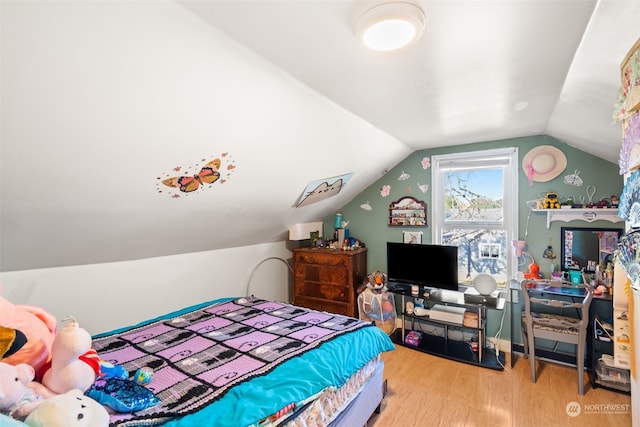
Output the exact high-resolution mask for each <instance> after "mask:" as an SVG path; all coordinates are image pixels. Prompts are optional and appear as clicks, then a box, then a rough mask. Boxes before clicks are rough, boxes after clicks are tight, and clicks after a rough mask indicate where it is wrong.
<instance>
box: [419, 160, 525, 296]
mask: <svg viewBox="0 0 640 427" xmlns="http://www.w3.org/2000/svg"><path fill="white" fill-rule="evenodd" d="M431 173H432V176H431V180H432V185H433V192H432V194H433V200H432V206H433V207H432V210H433V219H432V222H433V236H432V240H433V241H434V242H435V243H438V244H443V245H453V246H457V247H458V277H459V279H460V282H462V283H465V282H466V283H468V284H471V281H472V280H473V278H474V277H475V276H476V275H477V274H479V273H489V274H491V275H493V276H494V277H495V278H496V280H497V281H498V285H499V286H501V287H505V286H506V284H507V282H508V281H509V279H510V278H511V277H513V275H514V273H515V271H514V268H515V267H514V266H513V264H514V262H513V259H512V258H513V256H512V253H513V251H512V250H511V244H510V242H511V240H513V239H517V236H518V149H517V148H505V149H495V150H486V151H475V152H469V153H458V154H446V155H440V156H433V158H432V170H431Z"/></svg>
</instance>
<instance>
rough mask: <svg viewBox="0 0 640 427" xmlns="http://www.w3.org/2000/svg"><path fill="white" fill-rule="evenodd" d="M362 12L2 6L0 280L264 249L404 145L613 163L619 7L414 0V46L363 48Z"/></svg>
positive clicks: (356, 187) (341, 199)
mask: <svg viewBox="0 0 640 427" xmlns="http://www.w3.org/2000/svg"><path fill="white" fill-rule="evenodd" d="M376 3H377V2H371V1H368V2H363V1H346V0H345V1H306V0H305V1H270V0H261V1H244V0H234V1H220V0H217V1H197V2H196V1H194V2H191V1H177V2H174V1H155V2H147V1H131V2H111V1H95V2H63V1H55V0H52V1H47V2H35V1H2V2H1V3H0V7H1V16H0V19H1V24H2V28H1V31H2V33H1V36H2V40H1V49H2V50H1V54H2V64H1V67H2V68H1V72H2V74H1V78H2V99H1V102H2V111H1V120H2V128H1V131H0V132H1V137H2V139H1V141H0V142H1V146H0V149H1V152H0V154H1V156H0V166H1V171H0V178H1V181H0V190H1V202H2V203H1V206H0V209H1V210H0V214H1V217H0V271H12V270H24V269H31V268H41V267H55V266H67V265H80V264H89V263H100V262H110V261H123V260H132V259H140V258H146V257H153V256H160V255H170V254H177V253H188V252H195V251H200V250H210V249H219V248H227V247H235V246H244V245H251V244H257V243H264V242H272V241H281V240H284V239H286V230H287V229H288V228H289V226H291V225H292V224H295V223H298V222H309V221H317V220H320V219H322V218H323V217H325V216H326V215H329V214H331V213H332V212H334V211H335V210H336V209H338V208H339V207H340V206H342V205H343V204H344V203H346V202H347V201H349V200H350V199H352V198H353V197H354V196H355V195H356V194H358V193H359V192H360V191H362V190H363V189H364V188H366V187H367V186H368V185H369V184H370V183H372V182H374V181H375V180H376V179H377V178H378V177H379V176H380V172H381V171H382V170H384V169H385V168H388V167H391V166H393V165H395V164H397V163H398V162H399V161H400V160H402V159H403V158H405V157H406V156H407V155H408V154H410V153H411V152H412V151H413V150H416V149H423V148H430V147H441V146H447V145H455V144H460V143H470V142H479V141H486V140H496V139H504V138H511V137H517V136H526V135H535V134H548V135H551V136H554V137H557V138H558V139H560V140H562V141H564V142H567V143H569V144H570V145H573V146H575V147H577V148H580V149H581V150H583V151H586V152H589V153H592V154H594V155H596V156H599V157H602V158H603V159H605V160H608V161H611V162H616V161H617V153H618V151H619V144H620V127H619V125H617V124H614V123H612V119H611V113H612V109H613V103H614V101H615V98H616V95H617V91H618V87H619V65H620V61H621V60H622V58H623V57H624V55H625V54H626V52H627V51H628V49H629V48H630V46H631V45H632V44H633V42H634V41H635V40H636V39H637V38H638V37H640V25H639V24H638V22H640V2H637V1H635V0H630V1H599V2H597V1H580V0H568V1H553V2H549V1H481V0H477V1H468V2H462V1H424V2H417V4H419V5H420V6H421V7H422V8H423V9H424V11H425V13H426V15H427V29H426V31H425V34H424V36H423V38H422V39H421V40H420V42H419V43H418V44H416V45H414V46H412V47H411V48H410V49H407V50H404V51H399V52H395V53H390V54H383V55H381V54H378V53H373V52H368V51H365V50H364V49H363V48H362V47H361V46H360V45H359V44H358V42H357V41H356V40H355V39H354V37H353V33H352V22H353V21H354V20H355V18H356V17H357V16H358V15H359V14H360V13H361V12H362V11H363V10H364V9H366V8H368V7H370V6H372V5H373V4H376ZM216 158H217V159H220V170H219V173H220V178H219V180H218V181H217V182H216V183H214V184H211V185H201V186H199V188H198V189H197V190H196V191H193V192H191V193H184V192H181V191H179V190H178V189H176V188H173V187H167V186H166V185H164V184H162V180H163V179H167V178H171V177H176V176H190V175H191V176H192V175H194V174H195V173H197V172H199V171H200V170H201V169H202V167H203V166H204V165H205V164H206V163H208V162H210V161H211V160H213V159H216ZM345 173H353V174H354V175H353V178H352V179H351V180H350V181H349V183H348V184H347V185H346V186H345V187H344V189H343V190H342V191H341V192H340V193H339V194H338V195H337V196H335V197H332V198H329V199H326V200H324V201H321V202H318V203H315V204H312V205H310V206H306V207H303V208H298V209H296V208H295V204H296V202H297V200H298V198H299V197H300V196H301V195H302V192H303V190H304V189H305V187H306V185H307V184H308V183H309V182H311V181H314V180H317V179H321V178H326V177H332V176H336V175H341V174H345Z"/></svg>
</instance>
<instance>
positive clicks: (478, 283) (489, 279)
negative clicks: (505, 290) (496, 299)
mask: <svg viewBox="0 0 640 427" xmlns="http://www.w3.org/2000/svg"><path fill="white" fill-rule="evenodd" d="M497 286H498V284H497V283H496V279H494V278H493V276H491V275H490V274H486V273H480V274H478V275H477V276H476V277H475V278H474V279H473V287H474V288H475V289H476V291H478V293H479V294H480V295H490V294H491V292H493V291H495V290H496V287H497Z"/></svg>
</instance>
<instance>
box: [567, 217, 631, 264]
mask: <svg viewBox="0 0 640 427" xmlns="http://www.w3.org/2000/svg"><path fill="white" fill-rule="evenodd" d="M621 234H622V229H620V228H582V227H562V228H561V229H560V245H561V257H560V268H561V269H562V270H564V271H566V270H570V269H578V270H583V269H584V271H586V272H590V273H593V272H594V271H595V269H596V265H598V264H600V263H603V262H604V263H605V264H606V263H607V262H613V251H614V250H615V249H616V246H617V245H618V239H619V238H620V235H621Z"/></svg>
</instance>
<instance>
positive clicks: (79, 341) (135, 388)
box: [0, 296, 160, 427]
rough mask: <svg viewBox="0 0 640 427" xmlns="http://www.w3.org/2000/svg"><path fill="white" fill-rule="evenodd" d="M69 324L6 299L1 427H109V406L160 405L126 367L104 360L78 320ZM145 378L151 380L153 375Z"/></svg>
mask: <svg viewBox="0 0 640 427" xmlns="http://www.w3.org/2000/svg"><path fill="white" fill-rule="evenodd" d="M63 323H64V324H65V325H64V327H62V328H61V329H60V330H58V328H57V321H56V319H55V318H54V317H53V316H52V315H50V314H49V313H47V312H46V311H44V310H42V309H40V308H37V307H32V306H25V305H14V304H12V303H10V302H9V301H8V300H6V299H4V298H3V297H2V296H0V425H1V426H14V425H16V426H24V425H27V426H30V427H74V426H78V427H107V426H108V425H109V411H107V408H109V410H110V411H111V412H125V411H129V412H131V411H133V410H143V409H146V408H148V407H150V406H153V405H156V404H158V403H159V402H160V401H159V399H157V398H156V396H155V395H153V393H151V392H150V391H149V390H148V389H146V388H145V387H143V385H141V384H138V383H137V382H136V381H135V380H134V379H129V373H128V372H127V371H126V370H125V369H124V368H123V367H121V366H114V365H111V364H109V363H107V362H105V361H102V360H100V357H99V356H98V354H97V353H96V351H95V350H94V349H93V348H92V339H91V335H90V334H89V333H88V332H87V331H86V330H85V329H83V328H81V327H80V325H79V324H78V322H77V321H76V320H75V319H73V318H66V319H63ZM147 369H148V368H147ZM145 374H146V376H145V381H146V382H148V381H149V380H150V378H151V374H152V373H151V372H145ZM146 382H145V383H143V384H146ZM105 385H109V387H108V388H106V387H105ZM125 392H126V393H125Z"/></svg>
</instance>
